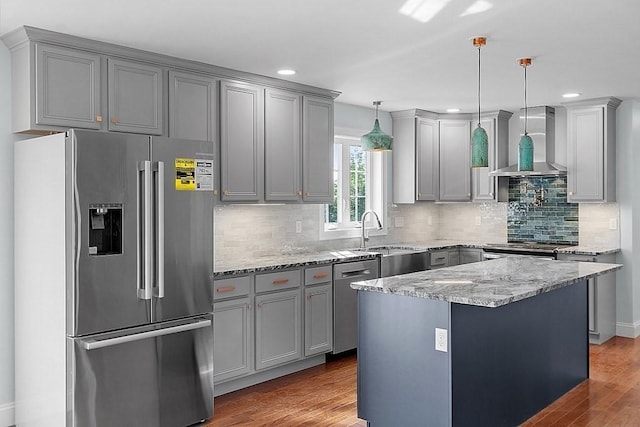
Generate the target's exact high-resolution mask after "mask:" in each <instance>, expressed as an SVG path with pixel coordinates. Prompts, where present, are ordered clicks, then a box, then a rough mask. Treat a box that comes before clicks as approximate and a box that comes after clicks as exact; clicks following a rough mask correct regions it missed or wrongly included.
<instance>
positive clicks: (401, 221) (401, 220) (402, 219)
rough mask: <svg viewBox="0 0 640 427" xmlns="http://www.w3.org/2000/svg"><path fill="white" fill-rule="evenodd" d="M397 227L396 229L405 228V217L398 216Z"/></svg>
mask: <svg viewBox="0 0 640 427" xmlns="http://www.w3.org/2000/svg"><path fill="white" fill-rule="evenodd" d="M395 226H396V228H401V227H404V217H403V216H397V217H396V219H395Z"/></svg>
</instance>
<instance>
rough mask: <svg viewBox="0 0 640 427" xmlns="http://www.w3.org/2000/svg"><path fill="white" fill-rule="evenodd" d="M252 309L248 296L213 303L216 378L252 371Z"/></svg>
mask: <svg viewBox="0 0 640 427" xmlns="http://www.w3.org/2000/svg"><path fill="white" fill-rule="evenodd" d="M252 323H253V322H252V306H251V300H250V299H249V297H243V298H239V299H232V300H229V301H221V302H216V303H214V304H213V337H214V340H213V360H214V364H213V379H214V381H215V382H220V381H224V380H227V379H230V378H234V377H237V376H240V375H244V374H248V373H249V372H250V371H251V362H252V357H251V348H252V346H251V336H252V334H251V331H252V327H251V325H252Z"/></svg>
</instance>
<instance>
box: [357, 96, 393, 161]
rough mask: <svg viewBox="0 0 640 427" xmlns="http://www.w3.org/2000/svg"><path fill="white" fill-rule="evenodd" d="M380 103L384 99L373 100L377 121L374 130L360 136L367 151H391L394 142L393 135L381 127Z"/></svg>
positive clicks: (363, 147)
mask: <svg viewBox="0 0 640 427" xmlns="http://www.w3.org/2000/svg"><path fill="white" fill-rule="evenodd" d="M380 104H382V101H373V105H374V106H375V107H376V121H375V123H374V124H373V130H372V131H371V132H369V133H368V134H366V135H362V136H361V137H360V141H361V142H362V149H363V150H365V151H390V150H391V146H392V144H393V137H392V136H391V135H387V134H386V133H384V132H383V131H382V129H380V123H379V122H378V107H379V106H380Z"/></svg>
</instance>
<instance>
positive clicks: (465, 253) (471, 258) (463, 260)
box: [460, 248, 483, 264]
mask: <svg viewBox="0 0 640 427" xmlns="http://www.w3.org/2000/svg"><path fill="white" fill-rule="evenodd" d="M482 256H483V251H482V249H475V248H460V264H470V263H472V262H480V261H482Z"/></svg>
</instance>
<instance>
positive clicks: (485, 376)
mask: <svg viewBox="0 0 640 427" xmlns="http://www.w3.org/2000/svg"><path fill="white" fill-rule="evenodd" d="M619 268H621V266H620V265H618V264H601V263H585V262H574V261H548V260H543V259H538V258H528V257H518V258H501V259H496V260H491V261H486V262H481V263H473V264H465V265H460V266H456V267H450V268H445V269H439V270H429V271H423V272H418V273H412V274H407V275H401V276H394V277H389V278H384V279H377V280H370V281H366V282H354V283H352V285H351V286H352V287H353V288H354V289H357V290H358V322H359V343H358V346H359V349H358V417H359V418H362V419H365V420H367V422H368V424H369V425H370V426H371V427H386V426H398V425H406V426H409V425H410V426H449V425H453V426H471V425H473V426H484V425H486V426H515V425H518V424H520V423H522V422H523V421H525V420H526V419H528V418H530V417H531V416H532V415H534V414H535V413H537V412H538V411H540V410H541V409H542V408H544V407H545V406H547V405H548V404H549V403H551V402H553V401H554V400H556V399H557V398H558V397H560V396H561V395H563V394H564V393H566V392H567V391H568V390H570V389H571V388H573V387H575V386H576V385H577V384H579V383H580V382H582V381H584V380H585V379H587V378H588V376H589V350H588V345H589V344H588V327H587V284H586V281H587V280H588V279H589V278H591V277H595V276H598V275H601V274H605V273H609V272H613V271H615V270H617V269H619Z"/></svg>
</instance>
